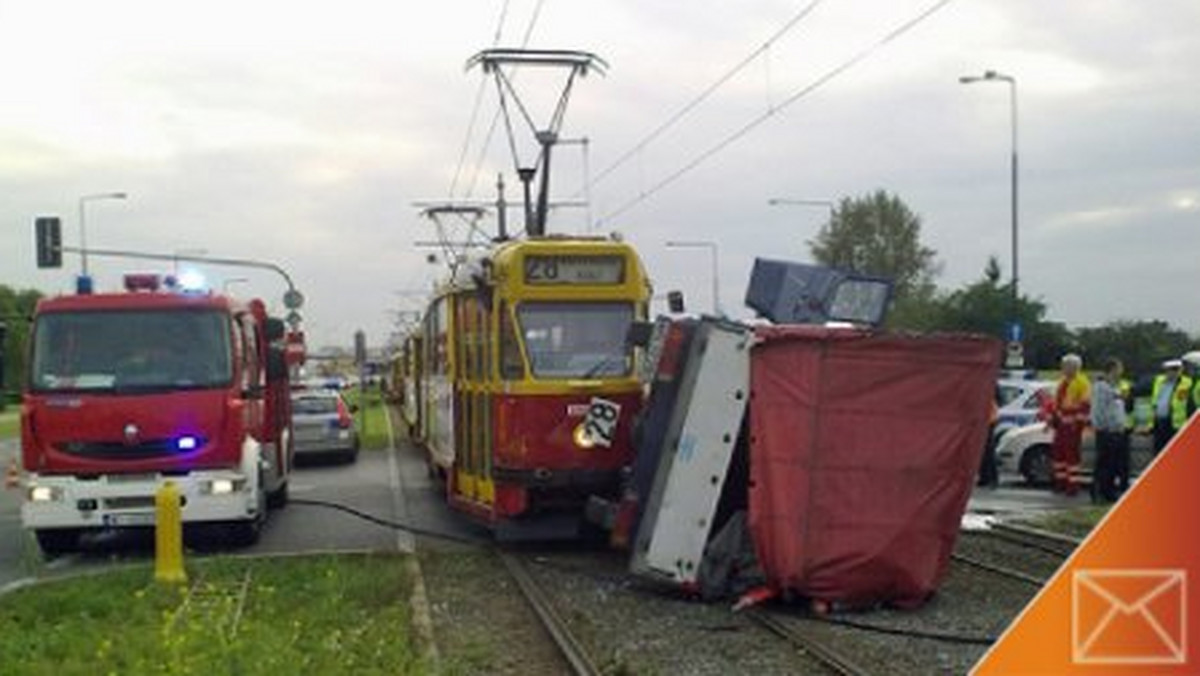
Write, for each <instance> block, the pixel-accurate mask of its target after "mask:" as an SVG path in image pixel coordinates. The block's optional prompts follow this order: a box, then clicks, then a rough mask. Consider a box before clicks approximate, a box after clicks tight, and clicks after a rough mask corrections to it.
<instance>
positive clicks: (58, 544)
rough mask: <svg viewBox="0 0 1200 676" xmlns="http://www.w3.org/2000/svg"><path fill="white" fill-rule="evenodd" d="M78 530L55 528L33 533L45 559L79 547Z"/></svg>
mask: <svg viewBox="0 0 1200 676" xmlns="http://www.w3.org/2000/svg"><path fill="white" fill-rule="evenodd" d="M79 533H80V531H79V529H78V528H55V529H50V530H39V531H35V532H34V537H36V538H37V543H38V547H40V548H41V549H42V553H43V554H45V555H46V556H47V557H52V556H61V555H63V554H68V553H70V552H73V551H75V550H76V549H77V548H78V547H79Z"/></svg>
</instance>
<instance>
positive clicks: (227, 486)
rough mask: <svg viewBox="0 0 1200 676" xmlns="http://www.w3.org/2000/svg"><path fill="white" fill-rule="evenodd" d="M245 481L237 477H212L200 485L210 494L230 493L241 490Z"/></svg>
mask: <svg viewBox="0 0 1200 676" xmlns="http://www.w3.org/2000/svg"><path fill="white" fill-rule="evenodd" d="M244 484H245V482H244V481H240V480H236V479H210V480H208V481H206V482H204V483H203V484H202V485H201V486H200V490H201V492H203V493H207V494H208V495H229V494H230V493H233V492H235V491H238V490H241V488H242V486H243V485H244Z"/></svg>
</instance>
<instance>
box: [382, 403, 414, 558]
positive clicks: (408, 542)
mask: <svg viewBox="0 0 1200 676" xmlns="http://www.w3.org/2000/svg"><path fill="white" fill-rule="evenodd" d="M383 416H384V418H385V420H386V422H387V438H388V449H387V458H388V482H389V483H390V484H391V487H392V514H395V515H396V517H397V518H398V519H401V520H404V519H405V518H406V517H407V516H408V509H406V507H405V505H404V498H403V492H402V490H401V488H400V465H399V463H397V462H396V452H397V451H396V435H395V433H393V431H392V412H391V411H389V410H388V407H387V405H386V404H385V405H384V407H383ZM396 548H397V549H399V550H400V551H402V552H406V553H409V554H412V553H414V552H416V551H417V542H416V540H415V539H414V538H413V535H412V533H409V532H408V531H406V530H397V531H396Z"/></svg>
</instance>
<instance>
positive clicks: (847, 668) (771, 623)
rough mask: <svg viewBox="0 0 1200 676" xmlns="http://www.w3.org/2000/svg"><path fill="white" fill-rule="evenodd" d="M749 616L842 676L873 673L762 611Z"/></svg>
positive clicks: (753, 611)
mask: <svg viewBox="0 0 1200 676" xmlns="http://www.w3.org/2000/svg"><path fill="white" fill-rule="evenodd" d="M746 614H747V616H748V617H749V618H750V619H751V620H753V621H754V622H756V623H757V624H758V625H759V626H761V627H763V628H764V629H766V630H767V631H769V632H771V633H772V634H775V635H776V636H778V637H779V638H782V639H783V640H785V641H787V642H788V643H790V644H792V646H793V647H795V648H798V649H799V650H800V651H801V652H803V653H804V654H806V655H811V656H813V657H814V658H816V659H817V661H819V662H820V663H821V664H823V665H825V666H826V667H828V668H829V669H830V670H832V671H834V672H836V673H838V674H841V675H842V676H867V675H868V674H870V673H871V672H870V671H868V670H866V669H865V668H863V667H862V666H860V665H859V664H858V663H856V662H855V661H854V660H852V659H850V658H849V657H846V656H845V655H843V654H842V653H840V652H838V651H837V650H835V649H833V648H831V647H829V645H827V644H826V643H823V642H821V641H819V640H817V639H816V638H814V637H813V636H811V635H809V634H807V633H805V632H803V631H800V630H798V629H796V628H795V627H790V626H788V625H787V624H786V623H784V622H783V621H781V620H780V619H779V618H777V617H774V616H772V615H771V614H770V613H767V612H765V611H762V610H758V609H752V610H750V611H748V612H747V613H746Z"/></svg>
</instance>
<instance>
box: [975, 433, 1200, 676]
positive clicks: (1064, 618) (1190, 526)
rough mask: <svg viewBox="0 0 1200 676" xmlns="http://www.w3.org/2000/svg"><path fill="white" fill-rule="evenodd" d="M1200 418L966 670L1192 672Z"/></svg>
mask: <svg viewBox="0 0 1200 676" xmlns="http://www.w3.org/2000/svg"><path fill="white" fill-rule="evenodd" d="M1198 521H1200V416H1196V417H1193V418H1192V420H1191V421H1190V422H1189V423H1188V425H1187V426H1186V427H1184V428H1183V429H1182V430H1180V432H1179V434H1177V435H1176V436H1175V439H1174V440H1173V441H1172V442H1171V444H1170V445H1169V446H1167V448H1165V449H1164V450H1163V452H1162V454H1161V455H1160V456H1159V457H1158V459H1157V460H1156V461H1155V462H1154V463H1153V464H1152V465H1151V466H1150V468H1149V469H1148V470H1147V471H1146V472H1145V473H1144V474H1143V475H1142V477H1141V478H1140V479H1138V480H1137V481H1136V482H1135V483H1134V485H1133V488H1132V489H1131V490H1130V491H1129V492H1128V493H1127V494H1126V495H1125V497H1124V498H1122V499H1121V501H1120V502H1118V503H1117V504H1116V505H1115V506H1114V507H1113V508H1112V510H1110V512H1109V514H1108V516H1107V517H1106V518H1105V519H1104V520H1103V521H1102V522H1101V523H1100V524H1099V526H1097V528H1096V529H1095V531H1093V532H1092V534H1091V536H1090V537H1089V538H1088V539H1087V540H1086V541H1084V543H1083V544H1082V545H1080V547H1079V549H1078V550H1076V552H1075V553H1074V554H1073V555H1072V556H1071V558H1070V559H1068V560H1067V562H1066V564H1065V565H1064V566H1063V567H1062V568H1061V569H1060V570H1059V571H1058V572H1057V573H1056V574H1055V575H1054V577H1053V578H1052V579H1051V580H1050V581H1049V582H1048V583H1046V586H1045V587H1044V588H1043V589H1042V591H1041V592H1040V593H1039V594H1038V595H1037V597H1036V598H1034V599H1033V601H1032V602H1030V604H1029V606H1028V607H1026V608H1025V610H1024V612H1022V613H1021V615H1020V616H1018V617H1017V619H1016V621H1015V622H1013V624H1012V626H1011V627H1009V629H1008V631H1007V632H1005V633H1004V635H1003V636H1001V637H1000V640H999V641H997V643H996V645H995V646H993V648H992V650H991V651H990V652H988V654H986V655H985V656H984V657H983V659H982V660H981V661H980V663H979V664H978V665H976V667H975V670H974V671H973V673H975V674H1145V673H1154V674H1197V673H1200V592H1198V588H1200V530H1198V528H1200V526H1198V525H1197V524H1198Z"/></svg>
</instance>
